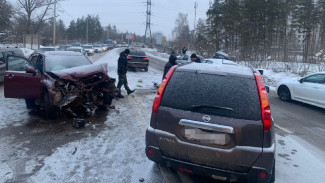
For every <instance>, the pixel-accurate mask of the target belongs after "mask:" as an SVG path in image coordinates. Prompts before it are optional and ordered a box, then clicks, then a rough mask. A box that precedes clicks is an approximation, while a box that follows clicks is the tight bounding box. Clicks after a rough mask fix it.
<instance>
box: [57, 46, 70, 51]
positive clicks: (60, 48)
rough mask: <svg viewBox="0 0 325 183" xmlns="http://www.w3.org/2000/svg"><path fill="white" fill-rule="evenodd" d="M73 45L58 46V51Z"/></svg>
mask: <svg viewBox="0 0 325 183" xmlns="http://www.w3.org/2000/svg"><path fill="white" fill-rule="evenodd" d="M69 47H71V46H70V45H61V46H59V48H58V51H65V50H66V49H67V48H69Z"/></svg>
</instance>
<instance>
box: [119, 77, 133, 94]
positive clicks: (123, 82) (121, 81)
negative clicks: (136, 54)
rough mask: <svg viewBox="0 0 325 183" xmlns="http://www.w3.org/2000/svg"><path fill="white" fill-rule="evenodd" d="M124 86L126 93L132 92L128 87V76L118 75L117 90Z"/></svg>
mask: <svg viewBox="0 0 325 183" xmlns="http://www.w3.org/2000/svg"><path fill="white" fill-rule="evenodd" d="M122 85H124V88H125V89H126V91H128V92H130V91H131V90H130V88H129V86H128V79H127V78H126V74H118V84H117V88H118V89H121V87H122Z"/></svg>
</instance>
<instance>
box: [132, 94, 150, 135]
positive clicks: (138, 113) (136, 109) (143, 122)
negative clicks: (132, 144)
mask: <svg viewBox="0 0 325 183" xmlns="http://www.w3.org/2000/svg"><path fill="white" fill-rule="evenodd" d="M128 99H129V102H130V104H131V107H132V109H133V111H134V113H135V115H136V118H137V119H138V121H139V122H140V125H141V128H142V130H143V131H144V132H145V131H146V130H147V123H146V119H145V118H144V117H143V114H142V113H141V111H140V108H139V106H137V104H136V101H135V99H134V98H133V96H130V95H129V96H128Z"/></svg>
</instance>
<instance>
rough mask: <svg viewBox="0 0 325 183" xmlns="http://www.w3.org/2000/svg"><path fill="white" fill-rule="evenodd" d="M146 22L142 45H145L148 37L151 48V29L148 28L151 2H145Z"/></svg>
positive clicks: (149, 0)
mask: <svg viewBox="0 0 325 183" xmlns="http://www.w3.org/2000/svg"><path fill="white" fill-rule="evenodd" d="M146 13H147V21H146V31H145V33H144V43H146V39H147V37H150V45H151V46H152V37H151V28H150V24H151V23H150V17H151V0H147V12H146Z"/></svg>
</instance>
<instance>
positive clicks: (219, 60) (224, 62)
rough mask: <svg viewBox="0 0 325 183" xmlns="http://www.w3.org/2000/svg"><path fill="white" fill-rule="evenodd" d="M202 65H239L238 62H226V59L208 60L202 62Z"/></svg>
mask: <svg viewBox="0 0 325 183" xmlns="http://www.w3.org/2000/svg"><path fill="white" fill-rule="evenodd" d="M201 63H207V64H232V65H237V63H236V62H234V61H230V60H225V59H217V58H207V59H203V60H201Z"/></svg>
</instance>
